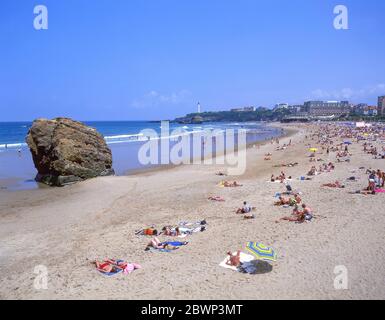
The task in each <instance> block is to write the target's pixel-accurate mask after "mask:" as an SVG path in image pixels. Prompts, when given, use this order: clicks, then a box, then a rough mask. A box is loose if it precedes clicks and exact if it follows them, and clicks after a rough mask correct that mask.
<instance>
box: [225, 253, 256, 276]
mask: <svg viewBox="0 0 385 320" xmlns="http://www.w3.org/2000/svg"><path fill="white" fill-rule="evenodd" d="M233 255H237V253H236V252H234V253H233ZM229 259H230V257H229V256H227V257H226V258H225V260H223V261H222V262H221V263H220V264H219V266H220V267H222V268H226V269H231V270H233V271H238V272H239V270H238V268H237V267H234V266H230V265H228V264H226V263H227V262H228V261H229ZM253 260H255V257H253V256H252V255H250V254H246V253H243V252H241V255H240V261H241V263H244V262H250V261H253Z"/></svg>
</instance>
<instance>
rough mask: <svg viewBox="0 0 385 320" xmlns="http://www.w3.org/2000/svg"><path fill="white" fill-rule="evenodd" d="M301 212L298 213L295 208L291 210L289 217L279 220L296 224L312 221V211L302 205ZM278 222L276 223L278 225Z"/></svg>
mask: <svg viewBox="0 0 385 320" xmlns="http://www.w3.org/2000/svg"><path fill="white" fill-rule="evenodd" d="M302 209H303V211H300V210H299V209H298V206H296V207H295V208H294V210H293V214H292V215H291V216H290V217H283V218H281V219H280V220H286V221H290V222H297V223H303V222H305V221H311V220H312V219H313V213H312V210H311V209H310V208H309V207H308V206H307V205H306V204H303V205H302ZM278 222H279V221H276V223H278Z"/></svg>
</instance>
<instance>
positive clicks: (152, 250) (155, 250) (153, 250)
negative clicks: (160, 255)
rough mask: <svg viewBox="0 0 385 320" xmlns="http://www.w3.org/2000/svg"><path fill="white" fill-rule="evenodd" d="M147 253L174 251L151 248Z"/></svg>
mask: <svg viewBox="0 0 385 320" xmlns="http://www.w3.org/2000/svg"><path fill="white" fill-rule="evenodd" d="M147 251H150V252H172V251H174V250H168V249H162V248H158V249H155V248H152V247H151V248H149V249H148V250H147Z"/></svg>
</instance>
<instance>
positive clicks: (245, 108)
mask: <svg viewBox="0 0 385 320" xmlns="http://www.w3.org/2000/svg"><path fill="white" fill-rule="evenodd" d="M255 110H256V108H255V107H243V108H235V109H231V110H230V111H231V112H254V111H255Z"/></svg>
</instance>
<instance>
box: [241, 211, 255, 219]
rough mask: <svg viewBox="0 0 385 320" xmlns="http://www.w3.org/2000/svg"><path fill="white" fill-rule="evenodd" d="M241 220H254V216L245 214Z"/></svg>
mask: <svg viewBox="0 0 385 320" xmlns="http://www.w3.org/2000/svg"><path fill="white" fill-rule="evenodd" d="M243 219H245V220H250V219H255V214H252V213H249V214H245V215H244V216H243Z"/></svg>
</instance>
